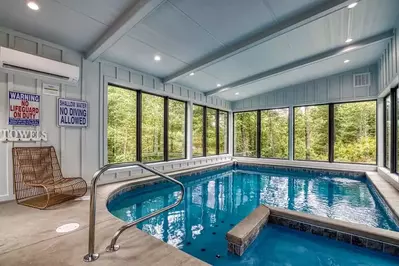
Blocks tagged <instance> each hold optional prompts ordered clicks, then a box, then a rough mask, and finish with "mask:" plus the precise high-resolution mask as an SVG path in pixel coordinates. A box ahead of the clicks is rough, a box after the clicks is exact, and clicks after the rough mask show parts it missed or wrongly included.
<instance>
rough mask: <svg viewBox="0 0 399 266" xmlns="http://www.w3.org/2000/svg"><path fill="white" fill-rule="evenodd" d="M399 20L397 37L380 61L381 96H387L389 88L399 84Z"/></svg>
mask: <svg viewBox="0 0 399 266" xmlns="http://www.w3.org/2000/svg"><path fill="white" fill-rule="evenodd" d="M398 30H399V18H398V20H397V23H396V30H395V36H394V37H393V38H392V39H391V40H390V41H389V43H388V45H387V47H386V48H385V50H384V53H383V54H382V55H381V57H380V59H379V60H378V88H379V92H380V94H381V95H380V96H385V95H386V94H387V93H388V92H389V88H390V87H393V86H396V85H397V84H398V75H399V69H398V68H399V65H398V64H399V54H398V46H399V36H398Z"/></svg>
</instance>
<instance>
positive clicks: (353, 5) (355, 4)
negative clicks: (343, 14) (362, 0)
mask: <svg viewBox="0 0 399 266" xmlns="http://www.w3.org/2000/svg"><path fill="white" fill-rule="evenodd" d="M355 6H357V2H354V3H352V4H350V5H348V8H354V7H355Z"/></svg>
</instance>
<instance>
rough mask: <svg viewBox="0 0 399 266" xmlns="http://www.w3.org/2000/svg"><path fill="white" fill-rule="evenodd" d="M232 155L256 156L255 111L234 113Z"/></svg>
mask: <svg viewBox="0 0 399 266" xmlns="http://www.w3.org/2000/svg"><path fill="white" fill-rule="evenodd" d="M234 155H235V156H248V157H256V156H257V112H256V111H254V112H241V113H234Z"/></svg>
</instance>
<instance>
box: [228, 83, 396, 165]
mask: <svg viewBox="0 0 399 266" xmlns="http://www.w3.org/2000/svg"><path fill="white" fill-rule="evenodd" d="M395 90H396V91H397V90H399V89H398V87H396V88H395ZM396 91H395V93H396ZM395 95H396V94H395ZM395 100H396V101H397V99H395ZM357 102H375V108H376V125H375V128H376V136H375V137H376V140H378V128H377V125H378V113H377V112H378V105H377V99H370V100H356V101H346V102H335V103H319V104H303V105H293V106H292V107H276V108H266V109H256V110H245V111H236V112H233V156H236V153H235V151H236V150H235V115H236V114H238V113H246V112H256V113H257V130H256V131H257V136H256V138H257V143H256V156H245V157H246V158H260V159H278V160H289V154H288V158H287V159H286V158H267V157H261V156H260V155H261V147H262V146H261V145H262V144H261V112H262V111H267V110H276V109H287V108H288V121H290V118H289V117H290V116H291V115H292V117H293V119H292V123H293V124H292V158H293V160H294V161H300V162H321V163H341V164H358V165H377V164H378V158H379V157H378V156H379V155H378V150H377V147H378V141H376V146H375V151H376V153H375V154H376V158H375V163H374V164H373V163H362V162H339V161H335V159H334V145H335V108H334V107H335V105H338V104H349V103H357ZM309 106H327V107H328V144H327V145H328V159H327V160H325V161H322V160H302V159H295V108H300V107H309ZM291 112H292V114H291ZM392 112H393V111H392ZM395 112H396V108H395ZM395 118H396V115H395ZM395 121H397V120H395ZM384 122H385V121H384ZM395 126H396V122H395ZM396 130H397V129H396V128H395V132H396ZM289 132H290V124H288V133H289ZM397 134H398V132H396V135H397ZM396 135H395V136H396ZM288 138H290V136H289V134H288ZM395 140H396V139H395ZM289 145H290V141H289V139H288V149H289ZM395 146H396V144H395ZM395 154H396V150H395ZM240 157H243V156H240ZM384 157H385V155H384ZM396 158H397V157H395V159H396ZM396 161H397V160H396ZM396 161H395V162H396ZM396 169H397V168H395V170H396Z"/></svg>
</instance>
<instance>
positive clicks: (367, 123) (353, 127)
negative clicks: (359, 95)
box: [334, 101, 377, 164]
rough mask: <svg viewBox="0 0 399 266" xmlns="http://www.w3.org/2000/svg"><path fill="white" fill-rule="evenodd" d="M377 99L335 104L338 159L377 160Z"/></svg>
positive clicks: (335, 144)
mask: <svg viewBox="0 0 399 266" xmlns="http://www.w3.org/2000/svg"><path fill="white" fill-rule="evenodd" d="M376 108H377V107H376V101H368V102H354V103H343V104H335V105H334V133H335V138H334V140H335V142H334V161H335V162H350V163H368V164H375V163H376V145H377V144H376Z"/></svg>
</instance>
